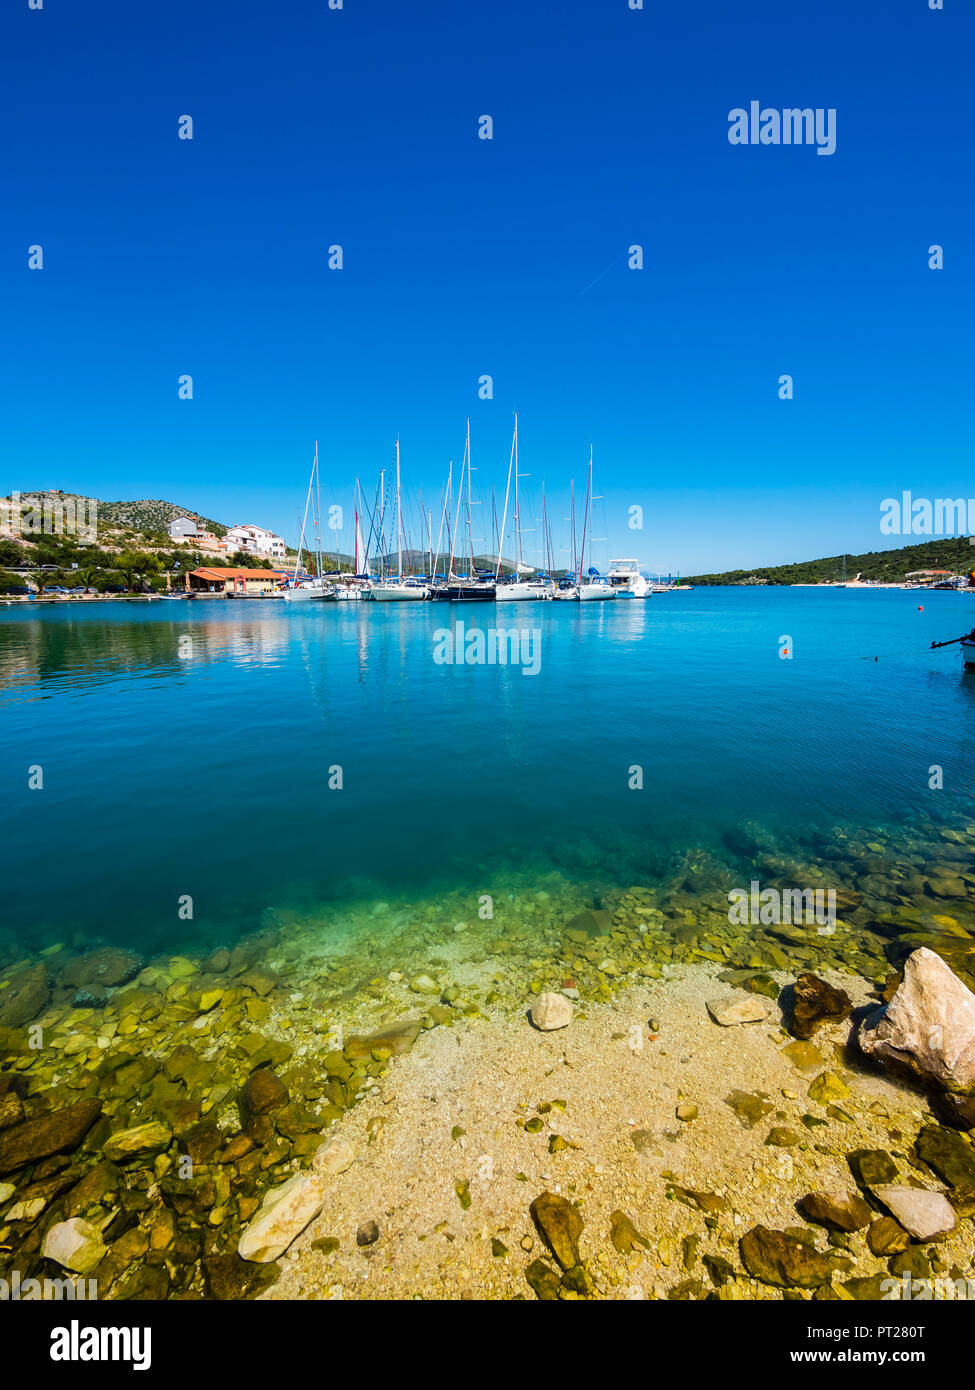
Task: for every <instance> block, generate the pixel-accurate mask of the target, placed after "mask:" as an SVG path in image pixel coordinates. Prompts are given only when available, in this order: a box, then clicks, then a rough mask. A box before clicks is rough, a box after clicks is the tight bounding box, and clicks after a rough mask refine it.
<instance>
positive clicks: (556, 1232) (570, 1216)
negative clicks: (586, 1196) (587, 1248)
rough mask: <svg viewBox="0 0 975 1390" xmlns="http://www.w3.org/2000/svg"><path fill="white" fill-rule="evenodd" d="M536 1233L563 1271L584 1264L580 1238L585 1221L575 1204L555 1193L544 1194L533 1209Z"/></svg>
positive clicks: (530, 1208) (535, 1202) (539, 1197)
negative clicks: (582, 1262) (581, 1256)
mask: <svg viewBox="0 0 975 1390" xmlns="http://www.w3.org/2000/svg"><path fill="white" fill-rule="evenodd" d="M529 1211H530V1212H531V1216H532V1220H533V1221H534V1223H535V1229H536V1230H537V1231H538V1234H539V1235H540V1236H541V1238H542V1240H543V1241H544V1242H545V1244H546V1245H547V1246H548V1248H549V1250H551V1252H552V1254H553V1255H554V1256H555V1258H556V1260H557V1261H558V1263H559V1264H560V1265H561V1267H562V1268H563V1269H574V1268H575V1266H576V1265H578V1264H581V1259H580V1256H579V1237H580V1236H581V1235H582V1230H583V1222H582V1217H581V1216H580V1215H579V1212H578V1210H577V1208H576V1207H574V1206H573V1205H572V1203H571V1202H567V1201H566V1199H565V1198H564V1197H560V1196H558V1195H557V1194H556V1193H554V1192H543V1193H542V1194H541V1195H540V1196H538V1197H536V1198H535V1200H534V1202H532V1204H531V1206H530V1207H529Z"/></svg>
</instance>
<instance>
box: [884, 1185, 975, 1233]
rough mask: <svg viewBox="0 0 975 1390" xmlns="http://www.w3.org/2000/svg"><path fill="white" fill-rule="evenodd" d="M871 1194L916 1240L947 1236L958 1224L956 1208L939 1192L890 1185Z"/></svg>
mask: <svg viewBox="0 0 975 1390" xmlns="http://www.w3.org/2000/svg"><path fill="white" fill-rule="evenodd" d="M870 1191H871V1192H872V1193H873V1194H874V1196H876V1197H879V1198H880V1200H881V1201H882V1202H883V1204H884V1206H885V1207H887V1209H888V1210H889V1211H890V1213H891V1215H892V1216H894V1217H896V1219H897V1220H898V1221H899V1222H900V1224H901V1225H902V1226H903V1227H904V1230H905V1231H910V1233H911V1235H912V1236H913V1237H914V1238H915V1240H934V1239H935V1237H936V1236H943V1235H947V1234H948V1232H949V1231H953V1230H954V1229H955V1227H956V1226H957V1224H958V1218H957V1216H956V1215H955V1211H954V1208H953V1207H952V1205H951V1203H950V1202H949V1201H948V1199H947V1197H944V1196H942V1194H941V1193H940V1192H928V1191H927V1190H922V1189H921V1188H918V1187H897V1186H896V1185H894V1184H888V1183H878V1184H877V1185H876V1186H875V1187H872V1188H871V1189H870Z"/></svg>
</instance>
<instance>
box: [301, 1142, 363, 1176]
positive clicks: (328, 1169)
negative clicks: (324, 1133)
mask: <svg viewBox="0 0 975 1390" xmlns="http://www.w3.org/2000/svg"><path fill="white" fill-rule="evenodd" d="M354 1162H355V1149H354V1148H353V1147H352V1145H351V1144H350V1142H349V1140H348V1139H346V1138H345V1137H344V1136H343V1135H341V1134H336V1135H335V1136H334V1137H333V1138H331V1139H327V1140H326V1141H325V1143H324V1144H322V1145H320V1147H319V1148H317V1149H316V1150H315V1154H314V1157H313V1158H312V1161H311V1166H312V1168H313V1169H314V1170H315V1172H316V1173H319V1174H321V1176H322V1177H334V1176H335V1175H336V1174H338V1173H344V1172H345V1171H346V1170H347V1169H349V1168H351V1167H352V1165H353V1163H354Z"/></svg>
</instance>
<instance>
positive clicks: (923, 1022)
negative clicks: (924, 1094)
mask: <svg viewBox="0 0 975 1390" xmlns="http://www.w3.org/2000/svg"><path fill="white" fill-rule="evenodd" d="M858 1037H859V1042H860V1046H861V1048H862V1049H863V1051H864V1052H865V1053H866V1055H867V1056H868V1057H876V1058H878V1059H879V1060H880V1061H889V1062H894V1063H896V1064H898V1065H901V1066H905V1067H907V1068H909V1069H910V1070H911V1071H912V1072H914V1073H915V1074H916V1075H919V1076H921V1077H923V1078H924V1079H925V1080H927V1081H930V1082H933V1083H935V1084H936V1085H938V1086H940V1087H942V1088H943V1089H944V1090H947V1091H955V1092H960V1093H962V1094H969V1095H970V1094H973V1093H975V994H973V993H972V991H971V990H970V989H968V988H967V987H966V986H965V985H964V984H963V983H962V981H961V980H959V979H958V977H957V975H955V974H954V972H953V971H952V970H951V969H950V968H949V967H948V966H947V965H946V964H945V963H944V961H943V960H942V959H941V957H940V956H937V955H935V953H934V952H933V951H929V950H928V949H927V948H926V947H923V946H922V947H921V948H920V949H919V950H917V951H914V952H913V953H912V954H911V955H910V956H908V958H907V960H906V962H905V964H904V980H903V983H902V984H901V985H900V987H899V989H898V990H897V992H896V994H895V995H894V997H893V999H892V1000H891V1001H890V1003H889V1004H887V1005H885V1006H884V1007H883V1008H881V1009H879V1010H877V1011H876V1012H875V1013H873V1014H871V1015H870V1016H869V1017H868V1018H867V1019H865V1020H864V1022H863V1023H862V1024H861V1025H860V1030H859V1033H858Z"/></svg>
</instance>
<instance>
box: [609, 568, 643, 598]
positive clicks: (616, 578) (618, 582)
mask: <svg viewBox="0 0 975 1390" xmlns="http://www.w3.org/2000/svg"><path fill="white" fill-rule="evenodd" d="M606 577H607V579H608V580H609V582H610V584H611V585H612V586H613V588H614V589H615V590H616V597H617V598H649V597H650V595H651V593H652V592H653V588H652V585H651V584H650V581H649V579H645V578H644V576H643V575H642V574H641V573H640V566H639V564H638V563H637V561H636V560H610V562H609V574H608V575H607V576H606Z"/></svg>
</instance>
